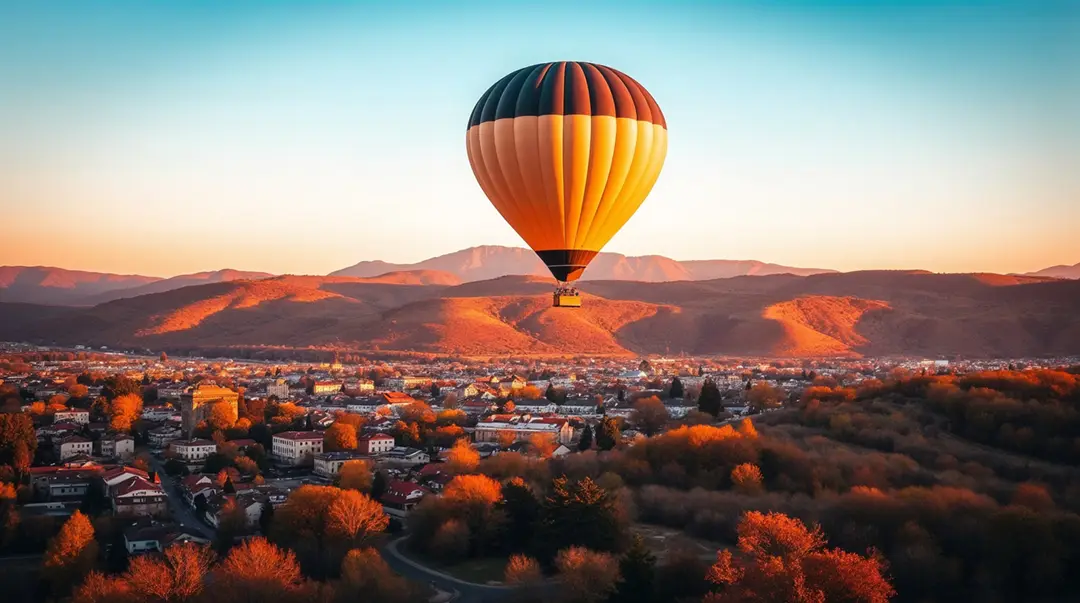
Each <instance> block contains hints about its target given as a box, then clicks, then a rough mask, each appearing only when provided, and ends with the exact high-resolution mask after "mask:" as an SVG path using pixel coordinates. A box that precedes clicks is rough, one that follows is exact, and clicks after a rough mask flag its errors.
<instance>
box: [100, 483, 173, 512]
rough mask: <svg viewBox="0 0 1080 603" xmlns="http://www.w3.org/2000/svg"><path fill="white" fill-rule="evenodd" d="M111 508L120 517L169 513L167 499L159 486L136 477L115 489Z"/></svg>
mask: <svg viewBox="0 0 1080 603" xmlns="http://www.w3.org/2000/svg"><path fill="white" fill-rule="evenodd" d="M112 508H113V513H115V514H116V515H117V516H121V517H143V516H146V515H150V516H158V515H165V514H167V513H168V511H169V498H168V496H167V495H166V494H165V491H164V490H163V489H162V488H161V485H159V484H155V483H152V482H150V481H147V480H145V479H143V478H141V477H136V478H135V479H130V480H128V481H126V482H124V483H123V484H120V486H119V487H118V488H117V489H116V492H115V493H114V494H113V496H112Z"/></svg>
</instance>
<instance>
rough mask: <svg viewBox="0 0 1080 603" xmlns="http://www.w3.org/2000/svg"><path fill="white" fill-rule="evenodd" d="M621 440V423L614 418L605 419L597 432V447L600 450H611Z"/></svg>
mask: <svg viewBox="0 0 1080 603" xmlns="http://www.w3.org/2000/svg"><path fill="white" fill-rule="evenodd" d="M620 439H622V432H621V431H619V422H618V421H616V420H615V418H614V417H604V420H602V421H600V428H599V429H598V430H597V432H596V447H597V448H599V449H600V450H611V449H612V448H614V447H615V445H616V444H618V443H619V440H620Z"/></svg>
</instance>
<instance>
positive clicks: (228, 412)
mask: <svg viewBox="0 0 1080 603" xmlns="http://www.w3.org/2000/svg"><path fill="white" fill-rule="evenodd" d="M237 412H238V411H237V410H235V409H234V408H233V405H232V404H229V403H228V402H224V401H219V402H214V403H213V404H211V405H210V415H209V417H207V419H206V422H207V423H209V424H210V427H211V428H213V429H220V430H226V429H229V428H230V427H232V426H233V425H235V424H236V419H237V414H236V413H237Z"/></svg>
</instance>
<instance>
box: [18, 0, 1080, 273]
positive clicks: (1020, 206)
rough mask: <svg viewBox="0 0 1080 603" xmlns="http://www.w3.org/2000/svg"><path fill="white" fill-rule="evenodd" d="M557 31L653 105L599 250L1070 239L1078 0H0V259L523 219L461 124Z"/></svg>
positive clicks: (960, 246)
mask: <svg viewBox="0 0 1080 603" xmlns="http://www.w3.org/2000/svg"><path fill="white" fill-rule="evenodd" d="M551 60H583V61H591V62H597V63H602V64H606V65H610V66H612V67H615V68H617V69H620V70H622V71H624V72H626V73H628V74H630V75H631V76H633V77H634V78H635V79H636V80H638V81H639V82H640V83H641V84H643V85H644V86H645V87H646V88H647V89H648V90H649V91H650V92H651V93H652V94H653V96H654V97H655V98H656V100H657V102H658V103H659V104H660V106H661V107H662V109H663V110H664V113H665V117H666V118H667V122H668V127H669V150H668V156H667V160H666V163H665V166H664V170H663V172H662V174H661V176H660V179H659V181H658V182H657V184H656V186H655V187H654V189H653V191H652V193H651V195H650V196H649V198H648V199H647V200H646V201H645V203H644V204H643V206H642V207H641V208H640V209H639V210H638V212H637V214H636V215H635V216H634V217H633V218H632V219H631V220H630V221H629V222H628V223H627V225H626V226H625V227H624V228H623V229H622V231H620V233H619V234H618V235H617V236H616V237H615V238H614V239H613V240H612V241H611V242H610V243H609V244H608V245H607V247H606V248H605V251H614V252H620V253H625V254H628V255H649V254H659V255H665V256H668V257H672V258H675V259H679V260H689V259H756V260H762V261H768V262H775V263H780V264H786V265H792V266H800V267H821V268H833V269H839V270H858V269H886V268H887V269H899V268H905V269H906V268H921V269H927V270H933V271H938V272H974V271H990V272H1026V271H1032V270H1037V269H1040V268H1044V267H1047V266H1050V265H1054V264H1073V263H1076V262H1080V236H1078V235H1080V232H1078V231H1080V228H1078V227H1080V0H1077V1H1057V0H1043V1H1038V2H1033V1H1031V0H1020V1H1016V2H1005V1H994V0H985V1H982V2H976V1H974V0H968V1H967V2H930V1H926V0H898V1H890V2H871V1H865V2H855V1H850V2H835V1H834V2H824V1H812V0H805V1H794V0H792V1H784V2H782V1H778V0H777V1H771V2H769V1H759V2H736V1H722V0H710V1H705V2H684V1H679V0H666V1H664V2H640V1H634V0H621V1H612V2H584V1H582V2H561V1H555V0H551V1H547V2H542V3H539V2H524V1H523V2H511V1H499V2H470V1H467V0H464V1H460V2H445V1H443V2H435V1H432V2H426V1H420V0H417V1H413V2H392V3H391V2H384V3H369V2H326V1H317V0H316V1H307V2H300V1H296V2H279V1H274V0H260V1H254V0H252V1H245V0H234V1H230V2H218V1H204V0H185V1H176V2H162V1H149V0H139V1H133V2H99V1H94V0H82V1H74V0H72V1H63V0H55V1H50V2H22V1H18V0H0V216H3V220H2V223H3V224H4V226H5V228H4V229H3V238H2V240H0V265H50V266H60V267H64V268H71V269H82V270H97V271H108V272H120V273H139V274H147V275H157V276H170V275H175V274H182V273H189V272H195V271H201V270H213V269H219V268H226V267H227V268H236V269H242V270H262V271H266V272H273V273H295V274H324V273H326V272H329V271H332V270H336V269H339V268H343V267H345V266H348V265H351V264H353V263H356V262H358V261H361V260H371V259H382V260H386V261H391V262H413V261H418V260H422V259H425V258H428V257H431V256H434V255H439V254H443V253H448V252H452V251H456V250H458V249H463V248H466V247H470V246H474V245H482V244H493V245H522V242H521V240H520V239H519V238H518V236H517V235H516V233H515V232H514V231H513V230H512V229H511V228H510V227H509V226H507V225H506V224H505V222H504V221H503V220H502V218H501V217H500V216H499V214H498V213H497V212H496V211H495V209H494V208H493V207H492V206H491V204H490V202H488V200H487V199H486V197H485V196H484V195H483V192H482V191H481V190H480V187H479V186H478V185H477V183H476V180H475V178H474V177H473V174H472V172H471V170H470V168H469V163H468V158H467V155H466V150H465V128H466V125H467V121H468V118H469V115H470V113H471V110H472V107H473V105H474V104H475V103H476V101H477V99H478V98H479V97H480V95H481V94H483V92H484V91H485V90H486V89H487V88H488V87H489V86H490V85H491V84H492V83H494V82H495V81H496V80H498V79H499V78H501V77H502V76H503V75H505V74H507V73H509V72H511V71H513V70H515V69H517V68H519V67H522V66H525V65H530V64H534V63H539V62H544V61H551Z"/></svg>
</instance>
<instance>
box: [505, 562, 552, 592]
mask: <svg viewBox="0 0 1080 603" xmlns="http://www.w3.org/2000/svg"><path fill="white" fill-rule="evenodd" d="M503 576H504V578H503V579H504V581H505V582H506V583H507V584H514V585H522V586H525V585H530V584H536V583H538V582H540V580H542V579H543V577H544V576H543V574H542V573H541V571H540V563H539V562H537V561H536V559H533V558H532V557H529V556H527V555H511V556H510V560H509V561H507V563H506V569H505V570H504V571H503Z"/></svg>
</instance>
